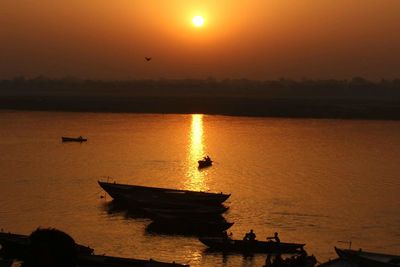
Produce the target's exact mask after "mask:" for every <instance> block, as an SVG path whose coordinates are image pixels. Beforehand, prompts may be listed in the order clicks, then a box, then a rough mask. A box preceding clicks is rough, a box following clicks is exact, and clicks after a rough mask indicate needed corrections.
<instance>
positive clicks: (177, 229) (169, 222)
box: [146, 218, 233, 236]
mask: <svg viewBox="0 0 400 267" xmlns="http://www.w3.org/2000/svg"><path fill="white" fill-rule="evenodd" d="M232 225H233V223H232V222H227V221H204V220H202V221H195V220H181V219H166V218H164V219H157V220H154V221H153V222H152V223H150V224H149V225H148V226H147V228H146V230H147V231H148V232H153V233H160V234H177V235H194V236H221V234H222V232H223V231H225V230H227V229H229V228H230V227H231V226H232Z"/></svg>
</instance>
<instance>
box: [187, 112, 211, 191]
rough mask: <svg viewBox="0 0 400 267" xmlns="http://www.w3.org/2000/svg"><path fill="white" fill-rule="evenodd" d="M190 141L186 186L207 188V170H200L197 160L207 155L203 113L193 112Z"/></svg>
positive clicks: (199, 188)
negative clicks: (205, 151) (205, 152)
mask: <svg viewBox="0 0 400 267" xmlns="http://www.w3.org/2000/svg"><path fill="white" fill-rule="evenodd" d="M189 140H190V142H189V144H188V165H187V166H188V170H187V177H188V178H189V179H188V181H187V183H186V187H187V188H189V189H190V190H197V191H199V190H201V191H205V190H207V188H206V185H205V181H204V178H205V176H206V175H207V172H206V171H199V169H198V168H197V167H198V163H197V161H198V160H199V159H201V158H202V157H204V156H205V154H204V149H205V148H204V135H203V115H202V114H193V115H192V124H191V130H190V139H189Z"/></svg>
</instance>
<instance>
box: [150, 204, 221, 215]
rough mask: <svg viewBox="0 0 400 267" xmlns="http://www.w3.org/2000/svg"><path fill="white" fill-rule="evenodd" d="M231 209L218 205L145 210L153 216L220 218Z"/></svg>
mask: <svg viewBox="0 0 400 267" xmlns="http://www.w3.org/2000/svg"><path fill="white" fill-rule="evenodd" d="M228 209H229V207H226V206H222V205H218V206H191V207H190V206H189V207H188V208H181V209H176V208H143V210H144V211H146V212H147V213H149V214H150V215H153V214H156V215H157V214H160V215H166V216H175V217H204V218H206V217H213V216H220V214H222V213H224V212H226V211H227V210H228Z"/></svg>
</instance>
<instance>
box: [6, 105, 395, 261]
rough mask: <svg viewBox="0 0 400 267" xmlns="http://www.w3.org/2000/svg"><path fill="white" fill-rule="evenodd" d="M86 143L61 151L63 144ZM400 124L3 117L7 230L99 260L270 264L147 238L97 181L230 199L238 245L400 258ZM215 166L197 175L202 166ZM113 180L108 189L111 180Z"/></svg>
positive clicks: (142, 224)
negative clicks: (42, 232) (295, 245)
mask: <svg viewBox="0 0 400 267" xmlns="http://www.w3.org/2000/svg"><path fill="white" fill-rule="evenodd" d="M79 135H82V136H85V137H87V138H88V142H87V143H82V144H79V143H62V142H61V136H79ZM399 148H400V122H397V121H361V120H313V119H282V118H279V119H278V118H248V117H229V116H208V115H198V114H197V115H156V114H146V115H143V114H123V113H120V114H110V113H63V112H57V113H54V112H21V111H1V112H0V227H1V228H3V229H4V230H5V231H11V232H17V233H23V234H29V233H30V232H31V231H32V230H34V229H35V228H37V227H39V226H41V227H55V228H59V229H61V230H64V231H66V232H67V233H69V234H70V235H71V236H72V237H73V238H74V239H75V240H76V241H77V242H79V243H81V244H86V245H89V246H91V247H93V248H94V249H95V251H96V252H97V253H99V254H103V253H106V254H107V255H115V256H124V257H135V258H143V259H148V258H153V259H157V260H162V261H176V262H180V263H189V264H190V265H191V266H262V264H263V263H264V260H265V256H263V255H256V256H253V257H244V256H242V255H229V256H223V255H221V254H218V253H209V252H207V251H206V250H205V247H204V245H203V244H201V243H200V242H199V241H198V240H197V238H196V237H188V236H171V235H157V234H151V233H149V232H147V231H146V226H147V225H148V224H149V222H150V220H148V219H145V218H132V217H131V216H128V215H127V214H126V213H125V212H123V211H121V212H110V204H109V203H110V200H111V198H110V197H109V196H108V197H106V198H105V199H104V198H100V196H101V195H102V194H104V192H101V190H100V187H99V186H98V184H97V180H107V179H109V180H110V181H114V180H115V181H117V182H120V183H129V184H140V185H148V186H159V187H172V188H180V189H191V190H203V191H215V192H226V193H231V194H232V196H231V197H230V199H229V200H228V201H227V202H226V205H228V206H229V207H230V210H229V211H228V213H227V214H225V218H226V219H227V220H228V221H232V222H234V223H235V224H234V225H233V226H232V227H231V228H230V229H229V231H230V232H232V233H233V236H234V237H235V238H242V237H243V235H244V234H245V233H246V232H247V231H249V230H250V229H254V231H255V233H256V234H257V239H260V240H264V239H265V237H266V236H271V235H273V233H274V232H275V231H277V232H279V235H280V238H281V240H282V241H283V242H285V241H286V242H299V243H303V242H304V243H306V244H307V245H306V247H305V248H306V250H307V251H308V252H309V253H310V254H314V255H315V256H316V257H317V259H318V260H319V261H321V262H322V261H325V260H327V259H330V258H334V257H335V253H334V246H339V247H347V246H348V245H347V244H346V243H341V242H338V241H351V242H352V247H353V248H363V249H364V250H372V251H380V252H386V253H395V254H400V212H399V211H400V179H399V173H400V149H399ZM206 154H208V155H210V156H211V157H212V159H213V160H214V161H215V164H214V165H213V166H212V167H211V168H208V169H205V170H202V171H199V170H198V169H197V160H198V159H200V158H201V157H202V156H204V155H206ZM107 177H109V178H107Z"/></svg>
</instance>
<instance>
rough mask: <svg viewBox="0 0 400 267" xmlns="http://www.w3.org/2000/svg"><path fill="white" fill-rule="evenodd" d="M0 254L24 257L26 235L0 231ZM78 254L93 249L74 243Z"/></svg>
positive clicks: (86, 253) (17, 257) (27, 242)
mask: <svg viewBox="0 0 400 267" xmlns="http://www.w3.org/2000/svg"><path fill="white" fill-rule="evenodd" d="M0 245H1V250H0V255H1V256H3V257H4V258H16V259H21V258H24V257H25V256H26V254H27V249H28V246H29V237H28V236H27V235H20V234H13V233H4V232H0ZM76 249H77V252H78V254H83V255H90V254H92V253H93V251H94V250H93V249H92V248H90V247H87V246H84V245H80V244H76Z"/></svg>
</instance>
